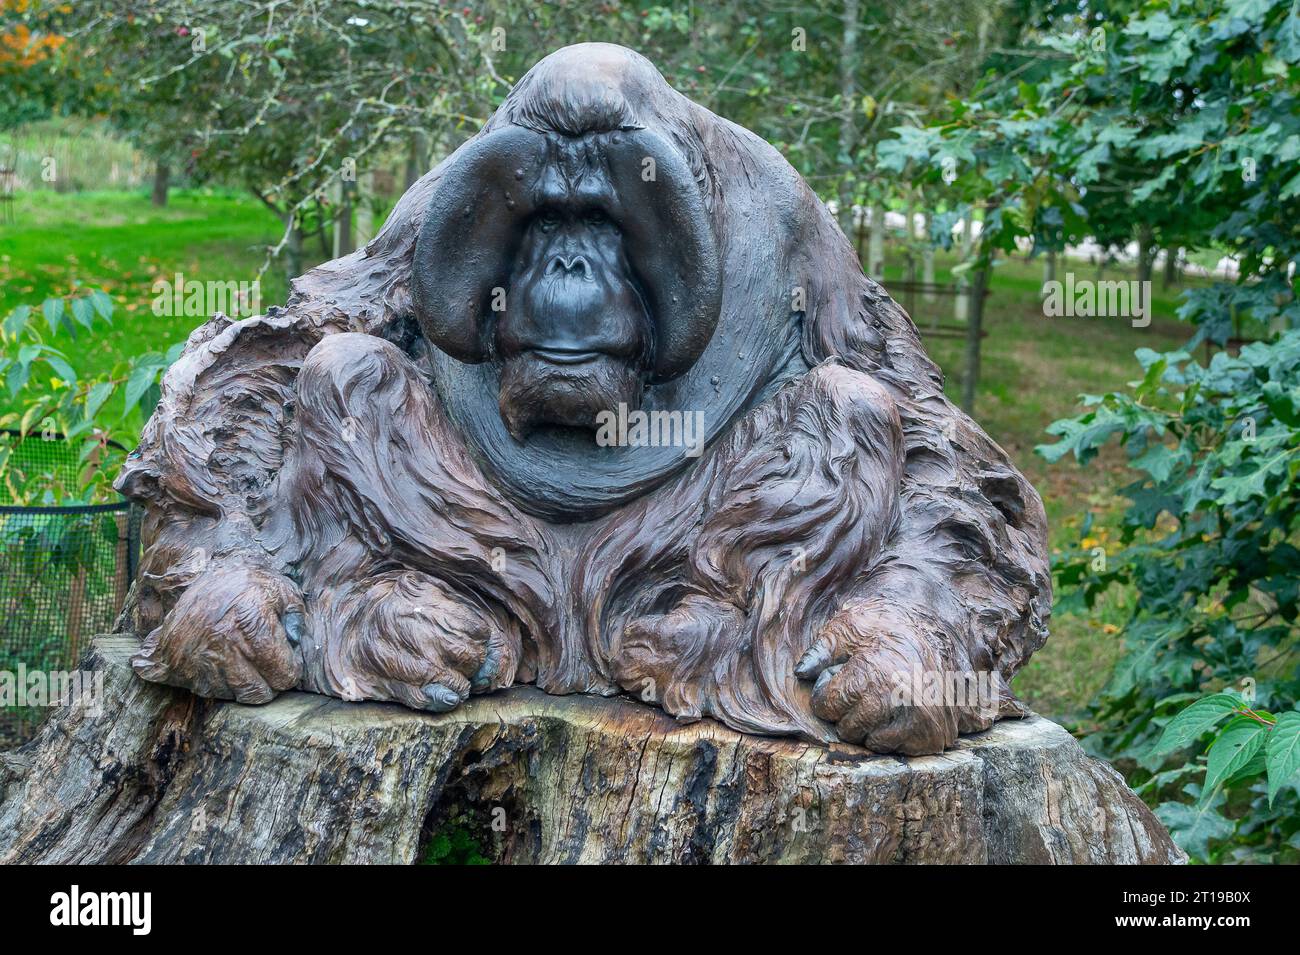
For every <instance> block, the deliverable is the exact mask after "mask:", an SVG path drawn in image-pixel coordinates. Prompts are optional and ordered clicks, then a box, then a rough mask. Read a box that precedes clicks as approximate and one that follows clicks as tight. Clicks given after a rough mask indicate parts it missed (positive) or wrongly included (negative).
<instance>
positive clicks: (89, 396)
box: [86, 381, 113, 421]
mask: <svg viewBox="0 0 1300 955" xmlns="http://www.w3.org/2000/svg"><path fill="white" fill-rule="evenodd" d="M112 393H113V383H112V382H110V381H99V382H96V383H95V384H93V385H91V387H90V390H89V391H88V392H86V420H87V421H90V420H93V419H94V417H95V415H96V414H98V413H99V409H100V408H102V407H104V402H105V401H107V400H108V398H109V396H110V395H111V394H112Z"/></svg>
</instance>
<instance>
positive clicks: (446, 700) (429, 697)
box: [421, 683, 465, 713]
mask: <svg viewBox="0 0 1300 955" xmlns="http://www.w3.org/2000/svg"><path fill="white" fill-rule="evenodd" d="M421 693H422V694H423V696H424V699H425V700H426V701H427V702H426V703H425V705H424V708H425V709H426V710H429V711H431V712H433V713H446V712H447V711H448V710H453V709H455V708H456V707H457V706H459V705H460V704H461V702H462V701H463V700H464V699H465V697H464V696H463V695H461V694H460V693H458V692H456V691H455V690H453V689H452V688H451V687H449V686H447V685H446V684H445V683H430V684H427V685H426V686H424V687H423V688H422V689H421Z"/></svg>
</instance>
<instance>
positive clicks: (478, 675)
mask: <svg viewBox="0 0 1300 955" xmlns="http://www.w3.org/2000/svg"><path fill="white" fill-rule="evenodd" d="M499 669H501V650H500V649H499V648H497V647H489V648H488V652H487V657H486V658H485V659H484V660H483V665H482V666H481V667H479V668H478V670H477V671H476V672H475V673H474V675H473V676H472V677H470V681H469V685H470V686H471V687H472V688H473V689H475V690H478V691H479V692H482V691H483V690H486V689H487V688H488V687H489V686H491V685H492V680H493V678H494V677H496V675H497V671H498V670H499Z"/></svg>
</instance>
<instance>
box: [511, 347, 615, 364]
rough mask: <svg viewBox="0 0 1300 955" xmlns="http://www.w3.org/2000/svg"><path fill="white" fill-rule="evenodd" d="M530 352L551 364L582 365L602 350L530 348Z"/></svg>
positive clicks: (598, 356) (597, 355)
mask: <svg viewBox="0 0 1300 955" xmlns="http://www.w3.org/2000/svg"><path fill="white" fill-rule="evenodd" d="M528 352H529V353H530V354H533V355H536V356H537V357H538V358H540V359H542V361H546V362H550V363H551V364H552V365H582V364H586V363H587V362H590V361H595V360H596V359H597V358H600V357H601V355H602V354H603V352H598V351H593V350H591V349H579V348H530V349H528Z"/></svg>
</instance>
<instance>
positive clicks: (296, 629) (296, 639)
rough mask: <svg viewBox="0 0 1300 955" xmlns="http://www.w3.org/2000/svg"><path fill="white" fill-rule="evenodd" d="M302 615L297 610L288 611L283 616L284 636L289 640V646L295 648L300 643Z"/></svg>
mask: <svg viewBox="0 0 1300 955" xmlns="http://www.w3.org/2000/svg"><path fill="white" fill-rule="evenodd" d="M302 630H303V615H302V613H301V612H300V611H298V610H290V611H289V612H288V613H286V614H285V615H284V635H285V636H286V637H288V638H289V646H291V647H297V646H298V644H300V643H302Z"/></svg>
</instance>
